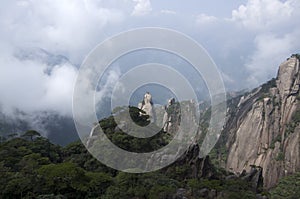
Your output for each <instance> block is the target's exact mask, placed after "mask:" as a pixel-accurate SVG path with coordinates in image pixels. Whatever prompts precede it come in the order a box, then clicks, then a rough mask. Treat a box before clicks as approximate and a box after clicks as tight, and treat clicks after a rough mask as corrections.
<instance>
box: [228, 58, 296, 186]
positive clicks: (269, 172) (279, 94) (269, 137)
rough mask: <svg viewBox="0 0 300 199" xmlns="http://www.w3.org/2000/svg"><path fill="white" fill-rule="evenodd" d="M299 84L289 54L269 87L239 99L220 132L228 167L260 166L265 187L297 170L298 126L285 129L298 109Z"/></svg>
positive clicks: (236, 170)
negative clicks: (224, 137) (224, 142)
mask: <svg viewBox="0 0 300 199" xmlns="http://www.w3.org/2000/svg"><path fill="white" fill-rule="evenodd" d="M299 83H300V73H299V60H298V59H297V58H295V57H292V58H290V59H288V60H287V61H285V62H284V63H282V64H281V65H280V67H279V71H278V76H277V79H276V82H275V83H274V85H272V88H268V89H267V91H265V90H264V91H262V90H263V89H262V87H261V88H259V89H256V90H255V91H253V92H252V93H250V94H248V95H246V96H244V97H242V98H241V100H240V102H239V103H238V105H237V107H236V108H237V111H236V113H235V114H234V115H231V116H228V118H227V124H226V126H225V128H224V132H223V133H225V134H226V137H227V143H226V146H227V148H228V150H229V153H228V158H227V164H226V168H227V169H228V170H231V171H234V172H235V173H240V172H242V171H243V170H246V171H247V172H250V171H251V166H250V165H256V166H260V167H261V168H263V170H262V175H263V177H264V186H265V187H266V188H270V187H273V186H274V185H276V183H277V182H278V180H279V178H281V177H283V176H285V175H287V174H289V173H294V172H296V171H300V151H299V148H300V126H298V127H296V128H295V130H294V132H288V129H287V126H288V125H289V124H290V122H291V119H292V116H293V114H294V113H295V112H296V111H299V110H300V109H299V107H300V102H299V100H298V99H299V97H298V96H299Z"/></svg>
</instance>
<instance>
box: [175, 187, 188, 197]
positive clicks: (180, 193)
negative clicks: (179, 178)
mask: <svg viewBox="0 0 300 199" xmlns="http://www.w3.org/2000/svg"><path fill="white" fill-rule="evenodd" d="M173 199H187V190H186V189H184V188H179V189H177V192H176V194H175V195H174V196H173Z"/></svg>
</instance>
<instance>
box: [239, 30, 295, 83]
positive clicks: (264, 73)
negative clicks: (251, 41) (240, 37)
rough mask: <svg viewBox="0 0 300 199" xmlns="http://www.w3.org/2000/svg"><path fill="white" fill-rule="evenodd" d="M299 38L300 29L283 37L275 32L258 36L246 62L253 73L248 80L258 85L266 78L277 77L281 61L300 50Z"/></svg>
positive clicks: (247, 67)
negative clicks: (254, 47) (252, 51)
mask: <svg viewBox="0 0 300 199" xmlns="http://www.w3.org/2000/svg"><path fill="white" fill-rule="evenodd" d="M298 38H300V31H298V32H293V33H289V34H285V35H284V36H282V37H279V36H276V34H273V33H266V34H261V35H258V36H256V38H255V46H256V49H255V50H254V53H253V54H252V55H251V56H250V60H249V61H248V62H246V64H245V66H246V69H248V70H249V71H250V74H251V75H250V76H249V78H248V82H249V83H250V84H252V85H258V84H261V83H262V82H263V81H265V80H266V79H270V78H271V77H275V75H276V72H277V70H278V65H279V63H281V62H283V61H284V60H285V59H286V58H287V56H288V55H291V54H292V53H295V52H299V49H300V44H299V43H298V40H299V39H298Z"/></svg>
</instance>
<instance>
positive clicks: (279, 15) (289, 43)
mask: <svg viewBox="0 0 300 199" xmlns="http://www.w3.org/2000/svg"><path fill="white" fill-rule="evenodd" d="M299 10H300V2H299V1H295V0H287V1H284V2H283V1H279V0H248V2H247V4H246V5H241V6H240V7H239V8H238V9H237V10H234V11H233V12H232V21H233V22H234V23H236V24H239V25H242V27H243V28H244V29H246V30H249V31H252V32H253V33H254V40H253V44H254V49H252V50H253V51H252V52H251V53H250V55H249V57H248V61H246V62H245V67H246V69H247V70H248V71H249V72H250V76H249V78H248V83H249V84H250V85H251V86H257V85H258V84H261V83H262V82H264V81H266V80H267V79H270V78H271V77H274V76H275V75H276V71H277V69H278V65H279V64H280V63H281V62H283V61H284V60H285V59H286V58H287V56H289V55H290V54H292V53H295V52H299V49H300V44H299V42H298V41H299V36H300V23H299V20H297V19H299V18H300V13H299Z"/></svg>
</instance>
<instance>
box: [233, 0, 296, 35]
mask: <svg viewBox="0 0 300 199" xmlns="http://www.w3.org/2000/svg"><path fill="white" fill-rule="evenodd" d="M296 4H297V3H296V2H295V1H293V0H288V1H284V2H283V1H280V0H248V2H247V4H246V5H241V6H240V7H239V8H238V9H237V10H233V11H232V19H233V20H234V21H236V22H240V23H241V24H242V25H243V26H244V27H245V28H247V29H252V30H266V29H269V28H274V27H275V26H278V25H281V24H282V23H290V21H289V20H290V19H291V17H292V16H293V14H294V13H293V12H295V7H294V6H295V5H296ZM298 5H299V4H298Z"/></svg>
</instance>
